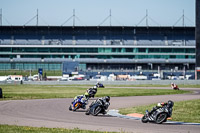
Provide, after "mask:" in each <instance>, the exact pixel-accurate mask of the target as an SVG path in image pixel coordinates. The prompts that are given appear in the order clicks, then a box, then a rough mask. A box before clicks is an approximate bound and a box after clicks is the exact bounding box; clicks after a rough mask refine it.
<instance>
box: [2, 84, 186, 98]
mask: <svg viewBox="0 0 200 133" xmlns="http://www.w3.org/2000/svg"><path fill="white" fill-rule="evenodd" d="M1 88H2V90H3V95H4V100H9V99H12V100H16V99H49V98H72V97H74V96H76V95H81V94H84V93H85V91H86V89H87V88H88V87H86V86H71V85H70V86H63V85H62V86H59V85H1ZM188 92H189V91H183V90H180V91H174V90H172V89H169V90H168V89H132V88H123V87H120V88H98V91H97V94H96V97H103V96H107V95H109V96H111V97H122V96H146V95H169V94H183V93H188Z"/></svg>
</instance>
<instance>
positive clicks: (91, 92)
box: [85, 86, 97, 98]
mask: <svg viewBox="0 0 200 133" xmlns="http://www.w3.org/2000/svg"><path fill="white" fill-rule="evenodd" d="M96 93H97V86H94V87H92V88H89V89H87V90H86V92H85V95H86V96H87V97H89V98H90V97H93V98H94V95H95V94H96Z"/></svg>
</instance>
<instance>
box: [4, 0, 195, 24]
mask: <svg viewBox="0 0 200 133" xmlns="http://www.w3.org/2000/svg"><path fill="white" fill-rule="evenodd" d="M0 9H2V16H3V20H2V25H36V23H37V19H36V17H35V16H36V14H37V9H38V12H39V13H38V16H39V17H38V18H39V19H38V23H39V25H50V26H60V25H63V26H72V25H73V19H69V18H70V17H71V16H73V9H75V16H76V17H75V25H77V26H98V25H101V26H109V25H110V18H109V15H110V10H111V25H112V26H146V19H143V18H145V16H146V12H148V19H147V20H148V25H149V26H182V25H183V21H182V19H181V17H182V16H183V10H184V16H185V17H184V25H185V26H194V25H195V0H0ZM106 18H108V19H107V20H106V21H105V22H103V21H104V20H105V19H106ZM31 19H32V21H30V20H31ZM68 19H69V21H67V20H68ZM142 20H143V21H142ZM178 20H180V21H178ZM29 21H30V22H29ZM65 22H66V23H65Z"/></svg>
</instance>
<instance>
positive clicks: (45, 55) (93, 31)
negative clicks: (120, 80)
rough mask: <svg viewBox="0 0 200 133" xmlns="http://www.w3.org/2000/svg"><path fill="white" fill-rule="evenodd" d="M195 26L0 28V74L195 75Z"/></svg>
mask: <svg viewBox="0 0 200 133" xmlns="http://www.w3.org/2000/svg"><path fill="white" fill-rule="evenodd" d="M195 55H196V54H195V27H119V26H117V27H116V26H101V27H95V26H88V27H78V26H76V27H67V26H66V27H62V26H0V70H7V69H19V70H30V69H31V70H34V69H38V68H43V69H44V70H62V68H63V62H69V63H70V62H78V64H79V65H78V67H77V68H76V70H75V71H100V70H101V71H102V70H103V71H137V70H144V71H150V70H159V69H162V70H166V71H182V70H187V71H194V70H195Z"/></svg>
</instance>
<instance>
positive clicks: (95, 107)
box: [85, 99, 109, 116]
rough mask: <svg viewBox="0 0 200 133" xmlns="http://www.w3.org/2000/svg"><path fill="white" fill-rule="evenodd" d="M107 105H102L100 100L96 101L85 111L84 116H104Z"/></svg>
mask: <svg viewBox="0 0 200 133" xmlns="http://www.w3.org/2000/svg"><path fill="white" fill-rule="evenodd" d="M108 106H109V105H104V102H103V101H102V100H100V99H97V100H96V101H95V102H92V103H91V105H90V106H89V108H88V109H87V111H86V113H85V114H86V115H89V114H91V115H93V116H97V115H98V114H100V113H102V114H106V111H105V110H106V109H107V107H108Z"/></svg>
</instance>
